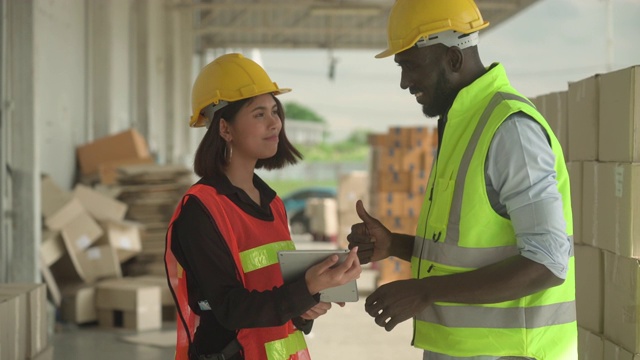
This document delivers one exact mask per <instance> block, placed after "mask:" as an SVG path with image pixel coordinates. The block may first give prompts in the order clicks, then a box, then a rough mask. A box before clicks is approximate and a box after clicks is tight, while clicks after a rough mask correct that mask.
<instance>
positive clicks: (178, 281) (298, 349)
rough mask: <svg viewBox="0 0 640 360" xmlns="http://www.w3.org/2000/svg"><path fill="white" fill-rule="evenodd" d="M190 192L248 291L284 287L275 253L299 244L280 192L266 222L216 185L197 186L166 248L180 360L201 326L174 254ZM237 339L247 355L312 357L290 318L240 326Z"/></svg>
mask: <svg viewBox="0 0 640 360" xmlns="http://www.w3.org/2000/svg"><path fill="white" fill-rule="evenodd" d="M189 196H194V197H196V198H198V199H199V200H200V202H202V204H204V206H205V207H206V209H207V210H208V211H209V213H210V215H211V216H212V217H213V218H214V219H215V221H216V225H217V226H218V229H219V230H220V233H221V234H222V237H223V238H224V239H225V241H226V243H227V245H228V246H229V249H230V250H231V254H232V255H233V259H234V262H235V264H236V269H237V273H238V274H239V276H240V278H241V280H242V283H243V285H244V287H245V288H246V289H248V290H250V291H252V290H256V291H267V290H271V289H272V288H273V287H277V286H282V284H283V280H282V275H281V273H280V269H279V267H278V258H277V252H278V251H279V250H290V249H294V248H295V246H294V244H293V241H291V235H290V233H289V228H288V225H287V217H286V213H285V210H284V205H283V203H282V200H281V199H280V198H279V197H277V196H276V197H275V199H274V200H273V201H272V202H271V205H270V206H271V212H272V213H273V216H274V221H264V220H260V219H256V218H254V217H252V216H249V215H248V214H246V213H245V212H244V211H242V210H240V209H239V208H238V206H237V205H236V204H234V203H233V202H232V201H231V200H229V198H227V197H226V196H224V195H220V194H219V193H218V191H217V190H216V189H215V188H213V187H211V186H207V185H200V184H196V185H193V186H192V187H191V188H190V189H189V190H188V191H187V193H186V194H185V196H184V197H183V198H182V200H181V203H180V204H179V205H178V207H177V208H176V210H175V212H174V214H173V217H172V218H171V223H170V224H169V229H168V231H167V242H166V250H165V266H166V271H167V277H168V278H169V283H170V285H171V290H172V292H173V294H174V299H175V301H176V304H177V307H178V321H177V325H178V329H177V330H178V339H177V340H178V341H177V344H176V357H175V358H176V360H188V359H189V355H188V352H189V344H190V343H191V340H192V339H193V335H194V333H195V330H196V328H197V326H198V324H199V316H197V315H196V314H195V313H194V312H193V311H192V310H191V308H190V307H189V300H188V292H187V279H186V274H185V273H184V271H183V269H182V267H181V266H180V264H178V262H177V260H176V258H175V257H174V255H173V253H172V252H171V233H172V228H173V223H174V221H175V220H176V219H177V218H178V216H179V215H180V209H181V208H182V205H184V203H185V202H186V201H187V199H188V197H189ZM237 339H238V341H239V342H240V345H242V348H243V349H242V352H243V354H244V358H245V359H251V360H254V359H256V360H309V359H311V358H310V356H309V352H308V351H307V345H306V342H305V341H304V336H303V335H302V332H301V331H299V330H296V329H295V327H294V325H293V323H292V321H291V320H289V321H287V323H285V324H284V325H281V326H272V327H263V328H250V329H240V330H239V331H238V335H237Z"/></svg>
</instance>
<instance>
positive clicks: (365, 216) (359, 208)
mask: <svg viewBox="0 0 640 360" xmlns="http://www.w3.org/2000/svg"><path fill="white" fill-rule="evenodd" d="M356 212H357V213H358V217H359V218H360V219H361V220H362V221H364V222H365V223H368V222H371V221H373V220H374V219H373V217H371V215H369V213H368V212H367V210H365V209H364V205H363V204H362V200H358V201H357V202H356Z"/></svg>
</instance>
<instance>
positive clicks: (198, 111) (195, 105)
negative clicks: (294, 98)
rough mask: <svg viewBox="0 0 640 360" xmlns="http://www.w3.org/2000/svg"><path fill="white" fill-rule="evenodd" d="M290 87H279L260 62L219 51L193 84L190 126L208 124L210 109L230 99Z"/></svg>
mask: <svg viewBox="0 0 640 360" xmlns="http://www.w3.org/2000/svg"><path fill="white" fill-rule="evenodd" d="M289 91H291V89H284V88H279V87H278V84H276V83H275V82H273V81H271V78H269V75H267V72H266V71H264V69H263V68H262V67H261V66H260V65H258V64H257V63H256V62H254V61H253V60H251V59H247V58H245V57H244V56H242V54H235V53H234V54H226V55H222V56H220V57H218V58H216V59H215V60H213V61H212V62H210V63H209V64H208V65H207V66H205V67H204V68H202V70H201V71H200V74H198V77H197V78H196V81H195V82H194V84H193V89H192V91H191V107H192V111H193V114H192V115H191V121H189V126H191V127H200V126H207V125H208V122H209V121H211V119H212V117H213V113H214V112H215V111H216V110H219V109H221V108H222V107H224V106H226V105H227V104H228V103H229V102H233V101H238V100H242V99H247V98H250V97H254V96H258V95H262V94H268V93H272V94H274V95H279V94H284V93H287V92H289Z"/></svg>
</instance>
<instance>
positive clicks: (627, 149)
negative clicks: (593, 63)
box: [598, 66, 640, 162]
mask: <svg viewBox="0 0 640 360" xmlns="http://www.w3.org/2000/svg"><path fill="white" fill-rule="evenodd" d="M600 119H602V121H601V122H600V126H599V129H600V131H599V132H598V136H599V139H598V142H599V144H600V147H599V149H598V159H599V160H600V161H618V162H638V161H640V66H633V67H630V68H626V69H622V70H618V71H614V72H610V73H607V74H603V75H601V76H600Z"/></svg>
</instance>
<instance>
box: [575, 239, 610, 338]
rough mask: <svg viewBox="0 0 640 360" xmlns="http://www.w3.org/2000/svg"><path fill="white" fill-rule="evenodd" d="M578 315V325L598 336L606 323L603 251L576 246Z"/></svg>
mask: <svg viewBox="0 0 640 360" xmlns="http://www.w3.org/2000/svg"><path fill="white" fill-rule="evenodd" d="M574 251H575V252H574V253H575V263H576V313H577V317H578V325H579V326H580V327H582V328H585V329H587V330H589V331H591V332H594V333H596V334H601V333H602V331H603V322H604V261H603V255H602V250H601V249H598V248H595V247H592V246H586V245H575V247H574Z"/></svg>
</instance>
